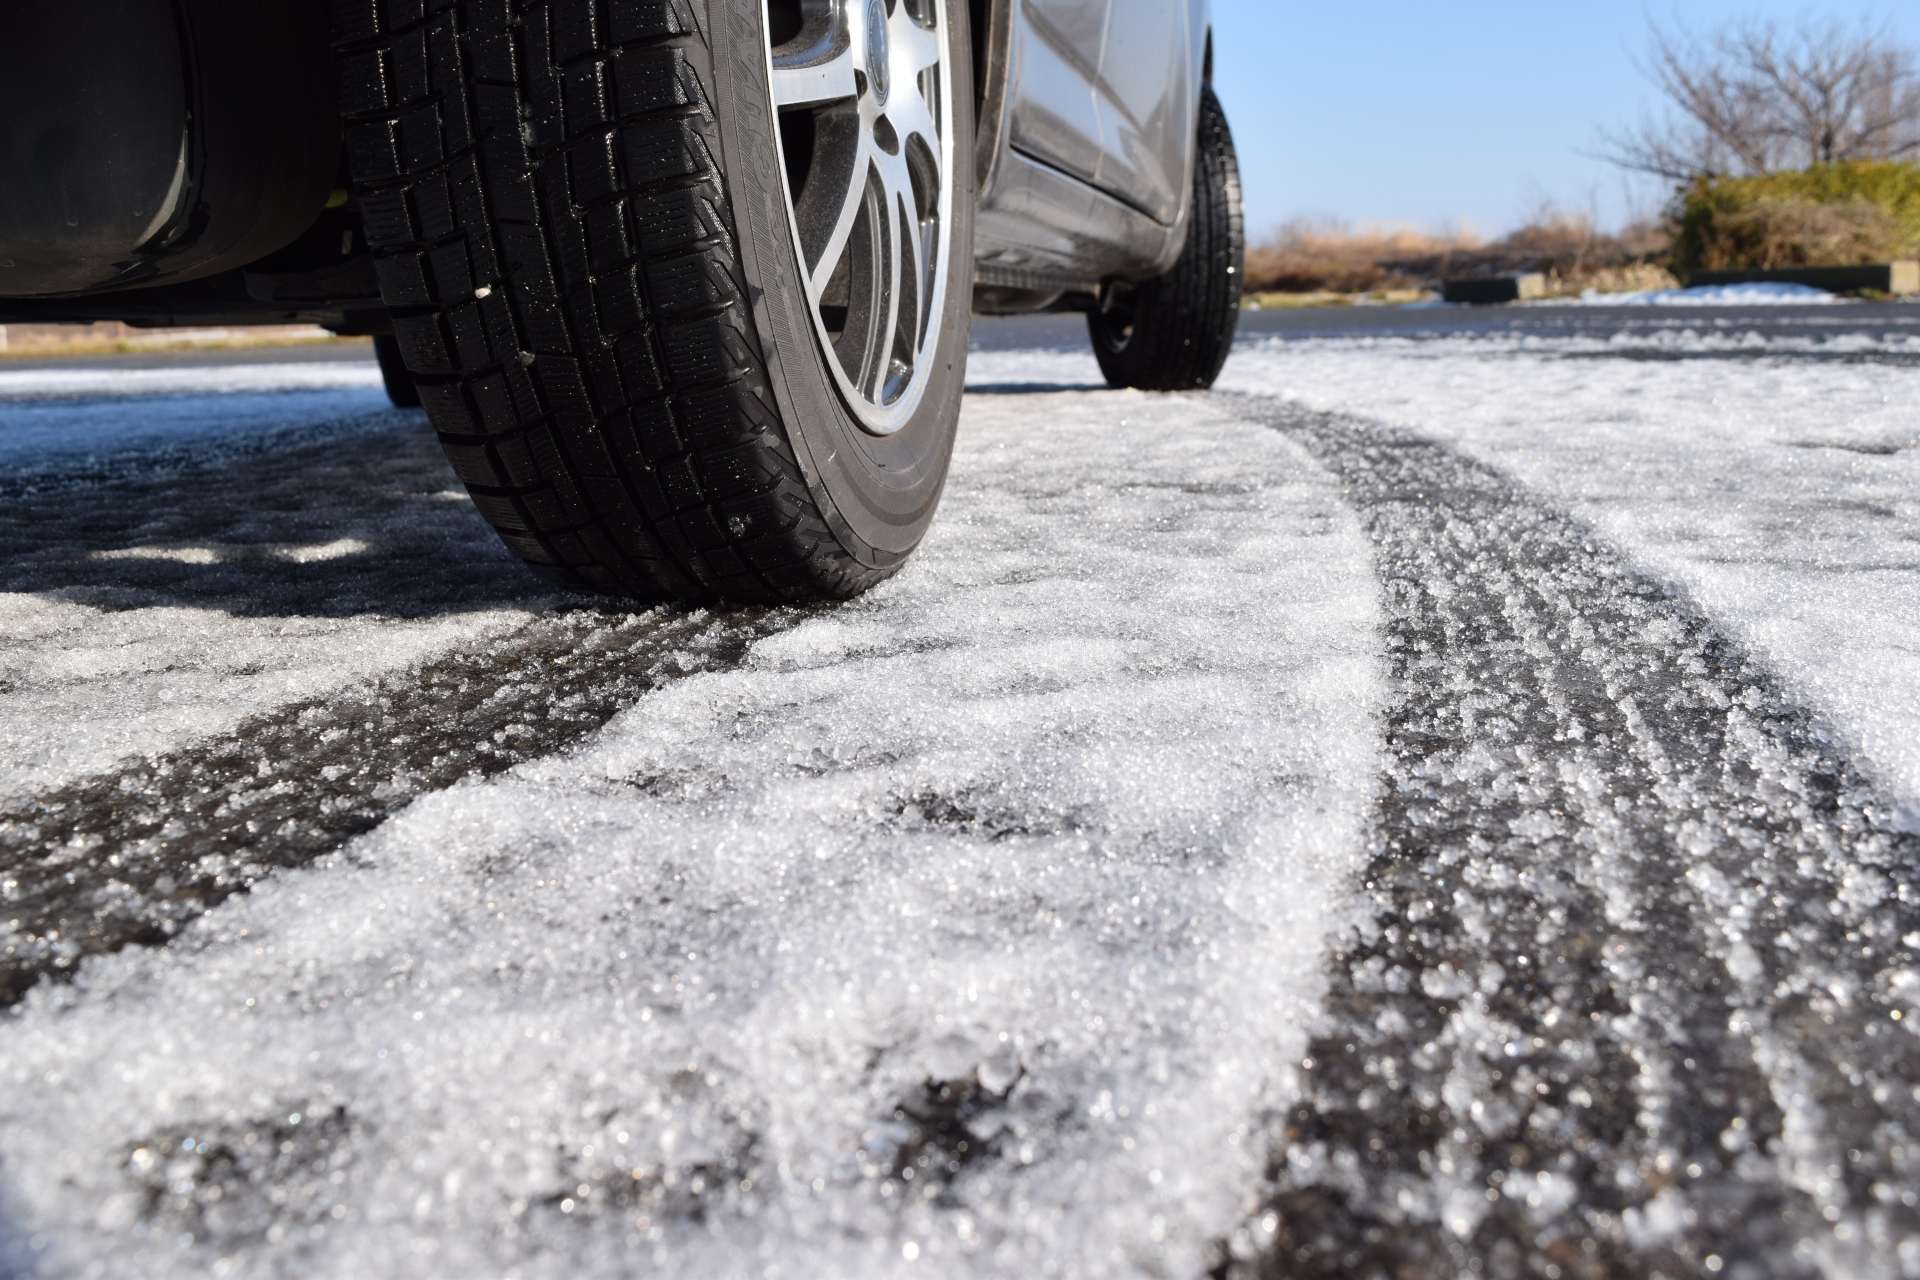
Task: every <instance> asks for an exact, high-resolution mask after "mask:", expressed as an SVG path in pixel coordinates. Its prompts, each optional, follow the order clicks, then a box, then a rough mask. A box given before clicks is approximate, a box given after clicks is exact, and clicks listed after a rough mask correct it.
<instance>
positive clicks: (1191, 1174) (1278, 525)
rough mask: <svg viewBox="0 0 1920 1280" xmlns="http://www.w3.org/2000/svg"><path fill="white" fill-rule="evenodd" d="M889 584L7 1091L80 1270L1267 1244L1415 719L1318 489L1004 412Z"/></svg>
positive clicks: (94, 1023)
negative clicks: (1309, 1025)
mask: <svg viewBox="0 0 1920 1280" xmlns="http://www.w3.org/2000/svg"><path fill="white" fill-rule="evenodd" d="M949 490H950V491H949V493H948V496H947V500H946V508H945V511H944V513H943V517H942V519H941V521H940V522H939V523H938V524H937V525H936V526H935V528H934V531H933V533H932V535H931V536H930V537H929V539H928V541H927V543H926V545H925V546H924V547H923V549H922V550H921V552H920V554H919V555H918V556H917V557H916V558H915V560H914V561H913V562H912V563H911V564H910V565H909V566H908V568H907V569H906V571H905V572H904V573H902V574H901V575H900V576H899V577H898V578H896V579H894V580H892V581H890V582H889V583H887V584H884V585H883V586H881V587H880V588H878V589H877V590H875V591H874V592H872V593H871V594H869V595H868V596H866V597H864V598H862V599H860V600H858V601H855V602H852V603H850V604H846V605H842V606H837V607H827V608H820V609H817V610H814V611H811V612H810V613H809V614H807V615H805V616H804V617H802V618H801V619H799V620H798V621H797V623H796V625H794V626H792V627H791V628H789V629H788V630H786V631H785V632H783V633H781V634H779V635H777V636H774V637H771V638H769V639H765V640H763V641H761V642H759V643H758V644H757V645H756V646H755V647H754V648H753V649H752V650H751V651H750V653H749V655H748V657H747V659H746V660H745V662H744V664H743V665H741V666H739V667H737V668H736V669H732V670H728V671H720V672H712V673H707V674H700V675H693V676H689V677H687V678H685V679H683V680H680V681H678V682H676V683H674V684H672V685H670V686H667V687H666V688H664V689H662V690H660V691H659V692H657V693H655V694H653V695H650V696H648V697H647V698H645V699H643V700H642V701H641V702H640V703H639V704H638V705H637V706H636V707H635V708H633V709H632V710H631V711H629V712H627V713H625V714H623V715H622V716H620V717H619V718H617V719H616V720H615V721H613V722H612V723H611V724H610V725H609V726H608V727H607V729H606V730H604V731H603V733H602V734H601V735H600V736H599V737H598V738H597V739H595V740H594V741H593V742H592V743H591V744H590V745H588V746H587V747H586V748H584V749H582V750H580V751H578V752H576V753H574V754H572V755H569V756H565V757H562V758H558V759H549V760H547V761H544V762H541V763H539V764H536V765H533V766H529V767H525V768H522V769H520V770H518V771H515V772H513V773H510V774H508V775H504V776H503V777H501V778H499V779H496V780H495V781H493V782H491V783H487V784H477V785H469V786H461V787H457V788H455V789H453V790H451V791H448V792H444V793H441V794H439V795H437V796H434V797H430V798H428V799H426V800H423V801H420V802H418V803H416V804H415V805H414V806H413V808H412V809H410V810H409V811H407V812H406V813H405V814H404V815H402V816H401V817H400V818H398V819H396V820H394V821H392V822H390V823H389V824H388V825H387V826H386V827H385V828H383V829H382V830H381V831H379V832H377V833H375V834H374V835H372V836H371V837H369V838H367V839H365V840H363V841H361V842H359V843H357V844H355V845H353V846H350V847H349V848H348V849H347V850H346V852H345V853H344V854H342V855H341V856H339V857H338V858H336V859H334V860H332V861H331V862H330V863H327V864H323V865H320V866H317V867H315V868H313V869H311V870H309V871H306V872H300V873H294V874H289V875H286V876H283V877H281V878H279V879H278V880H277V881H275V882H271V883H269V884H268V885H266V886H264V887H263V888H262V889H261V890H260V891H258V892H256V893H255V894H254V895H253V896H251V897H250V898H247V899H235V900H231V901H229V902H228V903H227V904H226V905H225V906H223V907H222V908H220V909H218V910H217V911H215V912H213V913H211V914H209V915H208V916H207V917H205V918H203V920H202V921H201V922H200V924H199V925H197V926H195V927H193V928H192V929H190V930H189V931H188V932H187V934H185V935H184V936H182V937H181V938H179V939H177V940H175V942H174V943H172V944H171V945H170V946H169V947H168V948H166V949H165V950H163V951H159V952H146V953H137V954H135V953H123V954H122V955H119V956H116V957H111V958H109V959H107V960H105V961H102V962H91V961H90V962H88V963H87V964H86V965H85V966H84V967H83V971H82V973H81V975H80V981H79V984H78V986H77V987H76V988H73V989H46V988H42V989H40V990H39V991H37V992H36V994H35V995H34V996H33V997H32V998H31V999H30V1002H29V1005H28V1006H27V1007H26V1008H25V1010H24V1012H23V1013H22V1014H21V1015H20V1016H18V1017H17V1018H16V1019H15V1021H14V1022H13V1025H12V1026H11V1027H10V1028H9V1034H8V1035H7V1036H6V1037H5V1039H4V1042H0V1081H4V1082H5V1084H4V1089H0V1131H3V1132H4V1134H5V1139H4V1143H5V1150H6V1163H5V1166H4V1171H5V1183H6V1197H5V1203H6V1205H7V1211H8V1212H10V1213H11V1214H13V1215H14V1220H15V1221H14V1226H13V1227H12V1228H11V1229H10V1230H11V1232H12V1234H15V1235H17V1236H18V1237H19V1238H22V1239H31V1240H33V1241H35V1242H37V1243H38V1245H40V1246H44V1247H43V1248H41V1250H40V1253H39V1254H38V1266H39V1267H40V1269H41V1273H42V1274H45V1275H81V1274H91V1269H96V1268H104V1269H105V1270H107V1271H118V1272H130V1271H137V1272H138V1273H140V1274H143V1275H149V1276H172V1275H188V1274H193V1275H201V1274H206V1273H207V1272H208V1271H212V1272H213V1273H214V1274H228V1273H234V1274H266V1273H272V1274H283V1275H301V1276H363V1275H393V1274H433V1275H453V1274H489V1275H515V1276H529V1277H530V1276H543V1275H551V1276H566V1277H578V1276H599V1275H605V1276H611V1275H629V1274H634V1273H635V1272H636V1271H637V1270H646V1271H647V1272H648V1273H649V1274H656V1273H657V1274H666V1275H679V1276H689V1277H717V1276H727V1275H747V1274H752V1275H756V1276H762V1275H765V1276H795V1277H821V1276H836V1275H838V1276H862V1277H866V1276H886V1275H929V1274H934V1275H939V1274H945V1275H1033V1276H1039V1275H1053V1274H1068V1273H1071V1274H1075V1275H1083V1276H1090V1275H1108V1274H1115V1275H1117V1274H1134V1275H1137V1274H1150V1275H1182V1276H1185V1275H1192V1274H1196V1273H1197V1272H1199V1271H1201V1270H1202V1269H1204V1267H1205V1265H1207V1262H1208V1260H1209V1258H1210V1256H1211V1255H1210V1253H1209V1250H1210V1248H1211V1247H1212V1243H1213V1242H1214V1241H1215V1240H1216V1239H1218V1238H1219V1237H1221V1236H1222V1235H1224V1234H1226V1233H1229V1232H1231V1231H1232V1230H1233V1229H1234V1228H1235V1227H1236V1226H1237V1225H1238V1224H1239V1223H1240V1221H1241V1215H1242V1214H1243V1213H1244V1212H1246V1211H1247V1210H1248V1209H1249V1208H1250V1207H1251V1205H1252V1203H1253V1201H1252V1199H1251V1197H1252V1195H1253V1194H1254V1193H1255V1191H1256V1189H1257V1186H1258V1183H1259V1180H1260V1176H1261V1174H1262V1172H1263V1170H1264V1168H1265V1161H1266V1158H1267V1154H1268V1152H1267V1150H1266V1148H1265V1146H1264V1136H1263V1135H1265V1133H1266V1128H1265V1121H1266V1120H1267V1118H1268V1116H1269V1110H1268V1109H1269V1108H1271V1107H1272V1106H1275V1105H1282V1106H1284V1105H1285V1102H1286V1099H1287V1098H1288V1096H1289V1092H1288V1090H1289V1081H1290V1071H1291V1064H1292V1063H1294V1062H1297V1061H1298V1057H1299V1054H1300V1053H1301V1051H1302V1048H1303V1046H1304V1044H1305V1027H1304V1023H1305V1021H1306V1019H1307V1018H1308V1016H1309V1014H1310V1012H1311V1010H1312V1008H1313V1004H1314V1001H1315V998H1316V995H1317V992H1318V991H1319V989H1320V987H1321V984H1322V982H1323V978H1322V976H1321V973H1320V963H1319V962H1320V949H1321V941H1322V938H1323V936H1324V934H1325V931H1326V930H1327V929H1328V928H1329V927H1331V926H1332V924H1333V923H1334V922H1335V921H1337V920H1338V919H1340V918H1341V912H1342V911H1343V909H1344V904H1343V900H1342V891H1343V887H1344V886H1345V884H1346V881H1347V876H1348V874H1349V873H1350V872H1351V870H1352V869H1353V868H1354V867H1355V866H1356V862H1357V859H1358V857H1359V856H1360V852H1361V851H1360V835H1361V828H1362V824H1363V821H1364V816H1365V812H1366V808H1367V800H1368V796H1369V794H1370V787H1371V781H1372V778H1373V777H1374V776H1375V773H1376V770H1377V768H1378V765H1379V761H1378V758H1377V755H1376V752H1377V747H1376V745H1375V725H1374V722H1373V715H1374V712H1375V710H1376V708H1377V706H1378V704H1379V701H1380V689H1379V684H1378V676H1377V673H1376V663H1375V658H1374V645H1375V639H1374V637H1375V630H1376V617H1375V590H1376V589H1375V586H1374V583H1373V580H1372V577H1371V575H1370V573H1369V571H1368V548H1367V544H1366V542H1365V539H1364V537H1363V535H1362V534H1361V532H1360V531H1359V528H1358V526H1357V524H1356V522H1355V521H1354V519H1353V517H1352V515H1351V513H1350V512H1349V511H1348V510H1347V509H1346V508H1345V507H1344V505H1343V504H1342V503H1341V501H1340V496H1339V493H1338V491H1337V488H1336V487H1335V486H1334V484H1333V483H1332V482H1331V481H1330V480H1329V479H1328V478H1327V477H1326V476H1325V475H1324V474H1323V473H1322V472H1320V471H1319V470H1318V469H1316V468H1314V467H1313V466H1312V465H1311V464H1310V463H1309V462H1307V461H1306V460H1305V458H1304V456H1303V455H1302V454H1301V453H1300V451H1299V450H1298V449H1297V448H1296V446H1294V445H1293V444H1291V443H1290V442H1288V441H1287V440H1285V439H1283V438H1282V437H1280V436H1279V435H1278V434H1276V433H1274V432H1271V431H1268V430H1265V429H1263V428H1260V427H1257V426H1252V425H1248V424H1244V423H1240V422H1237V421H1234V420H1232V419H1230V418H1229V417H1228V416H1226V415H1225V414H1223V413H1222V412H1221V411H1220V410H1219V409H1218V408H1216V407H1213V406H1210V405H1209V404H1208V403H1207V402H1206V401H1205V400H1202V399H1194V398H1172V397H1145V396H1138V395H1131V394H1126V395H1114V394H1108V393H1101V394H1099V395H1097V396H1083V395H1078V394H1071V393H1069V394H1059V395H1051V396H1003V397H995V396H985V397H977V398H975V399H972V400H971V401H970V402H969V405H968V408H967V410H966V414H965V418H964V420H963V429H962V433H961V440H960V445H959V449H958V453H957V455H956V460H955V465H954V471H953V478H952V482H951V484H950V486H949Z"/></svg>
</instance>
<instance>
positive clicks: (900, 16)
mask: <svg viewBox="0 0 1920 1280" xmlns="http://www.w3.org/2000/svg"><path fill="white" fill-rule="evenodd" d="M887 38H888V39H889V40H890V41H892V43H893V45H894V47H895V48H896V49H897V50H899V52H898V53H896V54H895V55H894V57H895V60H896V65H897V66H898V68H899V70H900V72H903V73H905V78H911V77H912V76H914V75H917V74H919V73H920V72H922V71H925V70H926V69H927V68H928V67H931V66H933V65H934V64H935V63H937V62H939V61H940V57H941V49H940V44H941V40H942V37H941V35H940V33H939V32H938V31H929V30H927V29H926V28H925V27H923V26H921V25H920V24H919V23H917V22H915V21H914V20H913V19H912V18H911V17H910V16H908V14H907V6H905V5H904V4H903V5H901V6H899V7H898V8H896V9H895V10H894V12H893V20H892V21H890V22H888V23H887Z"/></svg>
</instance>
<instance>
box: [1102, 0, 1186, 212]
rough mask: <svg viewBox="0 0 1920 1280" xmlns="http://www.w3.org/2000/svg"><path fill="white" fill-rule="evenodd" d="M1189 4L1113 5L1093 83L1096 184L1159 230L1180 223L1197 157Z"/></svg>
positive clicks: (1119, 1)
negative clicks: (1191, 158)
mask: <svg viewBox="0 0 1920 1280" xmlns="http://www.w3.org/2000/svg"><path fill="white" fill-rule="evenodd" d="M1189 10H1190V0H1108V11H1107V23H1106V34H1105V36H1104V38H1103V40H1102V42H1101V51H1100V65H1099V74H1098V76H1097V78H1096V79H1095V81H1094V89H1095V94H1094V104H1093V107H1094V116H1095V119H1096V120H1097V122H1098V124H1099V129H1100V163H1099V167H1098V169H1097V170H1096V172H1095V174H1094V178H1093V180H1094V184H1095V185H1096V186H1099V187H1101V188H1103V189H1105V190H1106V191H1108V192H1110V193H1111V194H1113V195H1116V196H1119V197H1120V198H1121V199H1122V200H1125V201H1126V202H1127V203H1128V204H1130V205H1132V206H1133V207H1134V208H1136V209H1139V210H1140V211H1141V212H1142V213H1145V214H1147V215H1148V216H1149V217H1151V218H1153V219H1154V221H1156V222H1161V223H1171V222H1172V221H1174V219H1176V218H1177V217H1179V216H1180V208H1181V203H1182V199H1181V198H1182V196H1184V195H1185V193H1186V186H1187V181H1188V168H1187V159H1188V155H1189V153H1190V152H1191V151H1192V150H1193V139H1194V130H1195V128H1196V127H1197V121H1195V119H1194V108H1195V104H1196V102H1197V97H1198V95H1197V94H1196V93H1195V91H1194V84H1193V66H1194V63H1195V59H1194V56H1193V49H1192V36H1191V34H1190V33H1191V31H1192V23H1191V20H1190V13H1189Z"/></svg>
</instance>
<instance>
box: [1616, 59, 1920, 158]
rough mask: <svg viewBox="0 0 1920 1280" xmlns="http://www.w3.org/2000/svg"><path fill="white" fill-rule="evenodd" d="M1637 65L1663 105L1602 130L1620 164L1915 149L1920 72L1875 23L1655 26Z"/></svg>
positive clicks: (1918, 146)
mask: <svg viewBox="0 0 1920 1280" xmlns="http://www.w3.org/2000/svg"><path fill="white" fill-rule="evenodd" d="M1643 70H1644V72H1645V74H1646V76H1647V78H1648V79H1650V80H1651V81H1653V84H1654V87H1655V88H1657V89H1659V90H1660V92H1661V93H1662V94H1663V95H1664V96H1665V97H1666V99H1667V103H1668V112H1667V114H1666V115H1665V116H1664V117H1663V118H1661V119H1658V120H1651V119H1650V120H1644V121H1642V122H1641V123H1640V125H1639V126H1638V127H1637V128H1634V129H1631V130H1628V131H1626V132H1623V133H1618V134H1605V135H1602V144H1603V145H1602V150H1601V155H1602V156H1604V158H1606V159H1608V160H1611V161H1612V162H1613V163H1615V164H1617V165H1620V166H1621V167H1622V168H1626V169H1632V170H1636V171H1638V172H1641V173H1651V174H1656V175H1658V176H1660V177H1663V178H1670V179H1675V180H1678V181H1685V180H1687V179H1689V178H1693V177H1696V176H1699V175H1703V174H1704V175H1709V176H1722V175H1728V174H1756V173H1770V172H1773V171H1775V170H1778V169H1798V168H1803V167H1805V166H1807V165H1809V164H1816V163H1830V162H1833V161H1836V160H1886V159H1897V158H1901V157H1907V156H1915V155H1920V71H1917V70H1916V66H1915V59H1914V53H1913V51H1912V50H1911V49H1908V48H1905V47H1904V46H1901V45H1899V44H1896V43H1895V42H1894V41H1893V39H1892V37H1891V36H1890V35H1889V33H1888V32H1887V30H1886V29H1885V28H1884V27H1881V28H1872V27H1866V26H1861V27H1858V28H1852V29H1849V28H1847V27H1843V26H1842V25H1841V24H1839V23H1838V22H1830V23H1827V24H1826V25H1824V26H1811V25H1804V24H1803V25H1801V26H1799V27H1796V28H1795V29H1794V30H1793V31H1792V32H1791V33H1789V34H1785V35H1783V34H1782V33H1781V31H1780V29H1779V28H1778V27H1776V26H1774V25H1773V24H1772V23H1735V24H1732V25H1729V26H1725V27H1722V28H1720V29H1719V30H1718V31H1716V32H1715V33H1713V34H1712V35H1711V36H1708V37H1706V38H1704V39H1702V38H1700V37H1697V36H1694V35H1692V34H1690V33H1687V32H1685V31H1667V30H1664V29H1661V28H1659V27H1655V28H1654V31H1653V35H1652V38H1651V40H1650V41H1649V49H1648V58H1647V64H1646V66H1645V67H1644V68H1643Z"/></svg>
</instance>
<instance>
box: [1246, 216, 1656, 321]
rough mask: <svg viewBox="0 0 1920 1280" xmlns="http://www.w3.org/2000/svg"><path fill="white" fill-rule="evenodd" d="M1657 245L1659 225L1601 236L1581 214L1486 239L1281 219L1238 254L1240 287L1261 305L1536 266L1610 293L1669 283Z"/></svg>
mask: <svg viewBox="0 0 1920 1280" xmlns="http://www.w3.org/2000/svg"><path fill="white" fill-rule="evenodd" d="M1666 251H1667V236H1666V233H1665V231H1664V230H1663V229H1662V228H1661V226H1660V225H1659V224H1656V223H1641V224H1636V225H1634V226H1630V227H1628V228H1626V229H1624V230H1622V231H1620V232H1619V233H1617V234H1606V233H1600V232H1596V231H1595V230H1594V229H1593V226H1592V224H1591V223H1590V222H1588V220H1587V219H1585V218H1584V217H1580V216H1577V215H1568V214H1561V213H1555V212H1552V211H1548V212H1546V213H1544V214H1543V215H1541V216H1540V217H1537V218H1535V219H1534V220H1532V221H1531V222H1529V223H1527V224H1526V225H1525V226H1522V227H1520V228H1518V229H1517V230H1514V231H1512V232H1509V233H1508V234H1507V235H1505V236H1503V237H1501V238H1500V239H1498V240H1495V241H1491V242H1488V241H1483V240H1481V239H1480V238H1479V237H1477V236H1475V235H1473V234H1472V233H1470V232H1432V231H1421V230H1418V229H1416V228H1411V227H1378V226H1375V227H1365V228H1361V229H1360V230H1357V231H1356V230H1353V229H1351V228H1348V227H1346V226H1344V225H1342V224H1339V223H1324V222H1290V223H1288V224H1286V225H1285V226H1283V227H1281V228H1280V230H1279V231H1278V232H1276V233H1275V234H1274V236H1273V237H1272V238H1271V239H1269V240H1268V241H1267V242H1266V243H1264V244H1262V245H1259V246H1257V247H1255V248H1253V249H1249V250H1248V251H1247V289H1248V291H1249V293H1251V294H1253V295H1254V296H1255V297H1257V298H1259V299H1260V301H1261V302H1262V303H1263V304H1264V305H1269V306H1271V305H1276V303H1278V298H1277V297H1275V295H1288V294H1291V295H1297V296H1300V297H1302V298H1305V297H1329V298H1330V297H1334V296H1338V297H1342V298H1345V299H1346V300H1349V301H1350V300H1353V299H1354V298H1357V297H1377V298H1380V299H1381V300H1385V299H1386V296H1387V295H1389V294H1400V295H1405V294H1408V293H1411V292H1414V291H1420V290H1428V289H1435V288H1438V287H1439V285H1440V282H1441V281H1442V280H1447V279H1454V278H1457V277H1462V276H1493V275H1504V274H1507V273H1509V272H1514V271H1538V272H1541V273H1543V274H1544V275H1545V276H1546V277H1547V285H1548V293H1549V294H1552V295H1568V294H1577V293H1580V292H1582V291H1584V290H1586V289H1598V290H1600V291H1601V292H1603V293H1614V292H1620V291H1623V290H1628V289H1648V288H1667V287H1671V286H1672V285H1673V283H1674V280H1673V277H1672V276H1671V275H1670V274H1668V273H1667V271H1666V270H1665V268H1664V256H1665V254H1666Z"/></svg>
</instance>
